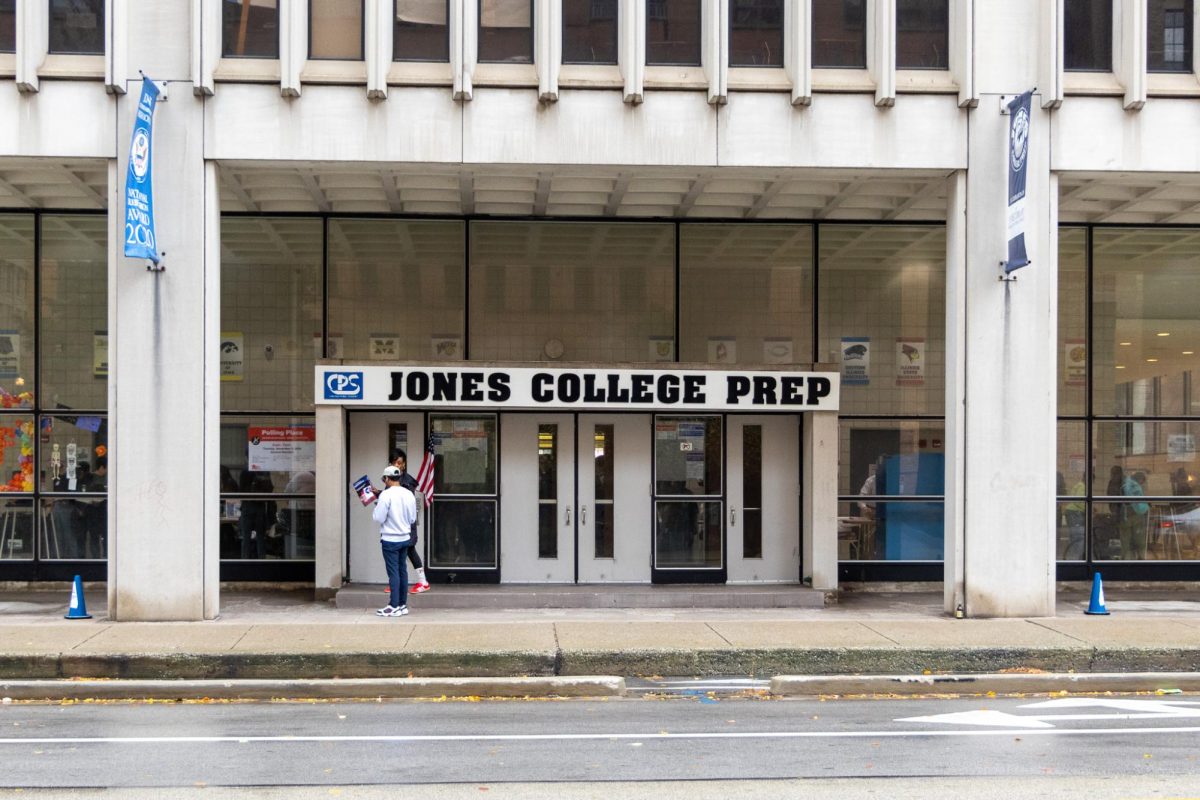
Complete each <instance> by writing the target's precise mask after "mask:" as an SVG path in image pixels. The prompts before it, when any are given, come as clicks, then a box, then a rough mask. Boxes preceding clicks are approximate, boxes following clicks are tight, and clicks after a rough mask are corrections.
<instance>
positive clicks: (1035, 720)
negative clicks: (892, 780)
mask: <svg viewBox="0 0 1200 800" xmlns="http://www.w3.org/2000/svg"><path fill="white" fill-rule="evenodd" d="M1193 706H1200V703H1197V702H1192V701H1180V700H1121V699H1116V698H1102V697H1067V698H1061V699H1058V700H1046V701H1044V702H1041V703H1028V704H1026V705H1023V706H1021V708H1042V709H1054V708H1105V707H1107V708H1117V709H1122V710H1123V711H1124V712H1125V713H1119V714H1035V715H1030V716H1024V715H1018V714H1009V713H1007V712H1004V711H992V710H988V709H978V710H975V711H956V712H953V713H949V714H933V715H931V716H925V717H901V718H900V719H897V720H896V722H935V723H939V724H949V725H988V726H996V727H1006V728H1053V727H1054V723H1055V722H1065V721H1067V720H1118V719H1120V720H1129V719H1158V720H1165V719H1186V718H1189V717H1200V708H1193Z"/></svg>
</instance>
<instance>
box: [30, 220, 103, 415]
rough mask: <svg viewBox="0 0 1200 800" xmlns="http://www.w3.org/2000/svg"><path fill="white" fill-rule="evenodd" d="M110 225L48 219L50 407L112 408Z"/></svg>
mask: <svg viewBox="0 0 1200 800" xmlns="http://www.w3.org/2000/svg"><path fill="white" fill-rule="evenodd" d="M107 224H108V223H107V220H106V219H105V218H104V217H102V216H90V217H50V216H46V217H43V218H42V320H41V323H42V390H41V391H42V398H43V406H44V407H47V408H80V409H104V408H107V407H108V254H107V251H106V246H107V238H108V237H107V234H106V226H107Z"/></svg>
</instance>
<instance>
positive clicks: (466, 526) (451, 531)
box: [429, 497, 496, 569]
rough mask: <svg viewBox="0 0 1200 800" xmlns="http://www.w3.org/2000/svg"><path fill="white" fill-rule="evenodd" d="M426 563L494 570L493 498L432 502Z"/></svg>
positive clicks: (494, 506)
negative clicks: (430, 532)
mask: <svg viewBox="0 0 1200 800" xmlns="http://www.w3.org/2000/svg"><path fill="white" fill-rule="evenodd" d="M432 516H433V542H432V546H431V548H430V556H429V565H430V566H431V567H438V568H445V567H458V568H460V569H462V568H475V569H495V567H496V501H495V500H450V499H445V498H441V497H439V498H438V500H437V502H435V503H434V504H433V508H432Z"/></svg>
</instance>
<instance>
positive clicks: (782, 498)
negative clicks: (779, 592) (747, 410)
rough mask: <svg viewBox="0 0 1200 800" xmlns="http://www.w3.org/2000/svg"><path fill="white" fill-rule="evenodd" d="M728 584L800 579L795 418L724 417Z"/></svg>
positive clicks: (774, 416) (796, 431)
mask: <svg viewBox="0 0 1200 800" xmlns="http://www.w3.org/2000/svg"><path fill="white" fill-rule="evenodd" d="M726 424H727V425H728V429H729V436H728V446H729V455H728V459H727V463H728V467H729V471H728V476H729V480H728V484H729V485H728V489H727V499H728V503H729V509H728V512H727V513H726V515H725V519H726V523H727V525H728V528H727V530H728V543H729V544H728V547H729V582H730V583H759V582H764V581H765V582H773V583H796V582H797V581H799V580H800V542H801V537H800V420H799V418H798V417H795V416H791V415H771V416H757V417H749V416H733V415H731V416H729V417H727V418H726Z"/></svg>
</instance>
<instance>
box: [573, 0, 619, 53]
mask: <svg viewBox="0 0 1200 800" xmlns="http://www.w3.org/2000/svg"><path fill="white" fill-rule="evenodd" d="M617 14H618V12H617V0H563V5H562V25H563V40H562V60H563V63H564V64H615V63H617Z"/></svg>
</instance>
